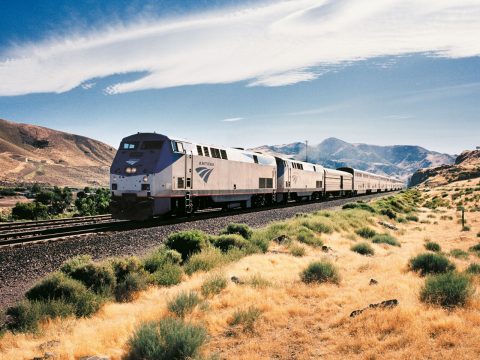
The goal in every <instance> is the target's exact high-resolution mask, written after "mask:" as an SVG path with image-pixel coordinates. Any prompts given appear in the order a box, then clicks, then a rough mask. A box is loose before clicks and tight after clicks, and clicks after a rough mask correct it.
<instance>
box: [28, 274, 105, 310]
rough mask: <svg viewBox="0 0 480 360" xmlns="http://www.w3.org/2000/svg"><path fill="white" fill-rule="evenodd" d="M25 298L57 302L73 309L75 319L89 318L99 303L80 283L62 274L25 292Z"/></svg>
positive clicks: (52, 275) (43, 281)
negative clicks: (68, 305)
mask: <svg viewBox="0 0 480 360" xmlns="http://www.w3.org/2000/svg"><path fill="white" fill-rule="evenodd" d="M25 297H26V298H27V299H28V300H31V301H44V302H46V301H50V300H59V301H63V302H65V303H67V304H71V305H72V306H74V307H75V315H76V316H77V317H82V316H89V315H91V314H93V313H94V312H96V311H97V310H98V309H99V308H100V305H101V302H100V300H99V298H98V297H97V296H95V294H94V293H92V292H90V291H89V290H88V289H87V288H86V287H85V285H83V284H82V283H81V282H80V281H78V280H74V279H71V278H69V277H68V276H66V275H65V274H63V273H59V272H57V273H53V274H51V275H49V276H47V277H46V278H44V279H43V280H41V281H40V282H39V283H38V284H36V285H34V286H33V287H32V288H31V289H30V290H28V291H27V293H26V294H25Z"/></svg>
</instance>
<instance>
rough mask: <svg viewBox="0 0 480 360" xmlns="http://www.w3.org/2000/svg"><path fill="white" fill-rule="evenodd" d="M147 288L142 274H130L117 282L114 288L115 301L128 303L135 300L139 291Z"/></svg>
mask: <svg viewBox="0 0 480 360" xmlns="http://www.w3.org/2000/svg"><path fill="white" fill-rule="evenodd" d="M146 288H147V279H146V277H145V275H144V274H142V273H137V272H131V273H128V274H127V275H125V276H124V277H123V278H122V279H121V280H119V281H118V282H117V286H116V288H115V300H117V301H119V302H128V301H132V300H134V299H135V295H136V294H137V293H138V292H139V291H143V290H145V289H146Z"/></svg>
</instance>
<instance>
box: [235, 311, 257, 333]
mask: <svg viewBox="0 0 480 360" xmlns="http://www.w3.org/2000/svg"><path fill="white" fill-rule="evenodd" d="M260 315H262V311H261V310H260V309H258V308H256V307H254V306H250V307H249V308H248V309H246V310H237V311H235V313H234V314H233V316H232V318H231V319H230V320H229V321H228V324H229V325H230V326H241V327H242V329H243V331H244V332H253V330H254V327H255V322H256V321H257V319H258V318H259V317H260Z"/></svg>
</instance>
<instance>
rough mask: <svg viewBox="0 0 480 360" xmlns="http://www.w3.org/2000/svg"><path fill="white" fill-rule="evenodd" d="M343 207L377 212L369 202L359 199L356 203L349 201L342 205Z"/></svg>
mask: <svg viewBox="0 0 480 360" xmlns="http://www.w3.org/2000/svg"><path fill="white" fill-rule="evenodd" d="M342 209H344V210H347V209H360V210H366V211H369V212H371V213H375V209H374V208H373V207H371V206H370V205H368V204H365V203H364V202H361V201H357V202H354V203H348V204H345V205H343V206H342Z"/></svg>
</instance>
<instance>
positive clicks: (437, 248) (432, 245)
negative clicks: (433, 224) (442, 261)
mask: <svg viewBox="0 0 480 360" xmlns="http://www.w3.org/2000/svg"><path fill="white" fill-rule="evenodd" d="M425 249H427V250H430V251H433V252H440V251H441V250H442V248H441V247H440V245H439V244H437V243H436V242H433V241H428V242H426V243H425Z"/></svg>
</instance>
